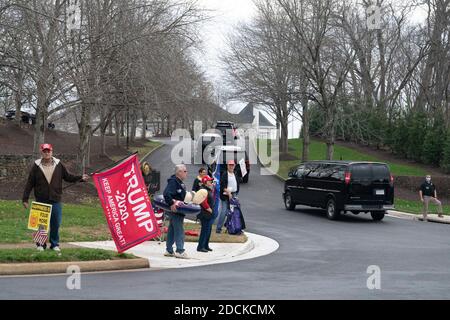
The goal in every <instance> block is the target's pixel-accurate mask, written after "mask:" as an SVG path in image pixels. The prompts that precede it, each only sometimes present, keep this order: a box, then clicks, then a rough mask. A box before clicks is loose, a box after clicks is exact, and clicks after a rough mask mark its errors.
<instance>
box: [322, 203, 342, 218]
mask: <svg viewBox="0 0 450 320" xmlns="http://www.w3.org/2000/svg"><path fill="white" fill-rule="evenodd" d="M325 210H326V211H327V218H328V219H330V220H337V219H339V216H340V213H339V211H338V209H337V208H336V201H334V199H332V198H331V199H328V202H327V206H326V208H325Z"/></svg>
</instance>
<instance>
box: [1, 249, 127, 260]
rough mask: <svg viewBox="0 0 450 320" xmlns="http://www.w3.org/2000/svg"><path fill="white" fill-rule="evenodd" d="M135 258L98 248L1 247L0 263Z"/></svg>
mask: <svg viewBox="0 0 450 320" xmlns="http://www.w3.org/2000/svg"><path fill="white" fill-rule="evenodd" d="M123 259H136V257H135V256H133V255H131V254H118V253H116V252H113V251H106V250H99V249H63V250H62V251H61V254H60V255H59V254H58V253H57V252H55V251H53V250H45V251H41V252H39V251H37V250H36V249H2V250H0V263H33V262H72V261H98V260H123Z"/></svg>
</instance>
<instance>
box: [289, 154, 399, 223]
mask: <svg viewBox="0 0 450 320" xmlns="http://www.w3.org/2000/svg"><path fill="white" fill-rule="evenodd" d="M283 199H284V204H285V206H286V208H287V209H288V210H294V209H295V206H296V205H297V204H302V205H307V206H311V207H319V208H324V209H326V212H327V217H328V218H329V219H331V220H335V219H338V218H339V215H340V214H341V211H343V212H346V211H350V212H352V213H354V214H359V213H361V212H370V214H371V216H372V218H373V220H375V221H379V220H382V219H383V218H384V215H385V213H386V210H390V209H394V178H393V177H392V175H391V173H390V171H389V167H388V166H387V164H385V163H377V162H350V161H311V162H305V163H301V164H300V165H299V166H297V167H294V168H292V169H291V170H290V172H289V178H288V180H287V181H286V182H285V185H284V193H283Z"/></svg>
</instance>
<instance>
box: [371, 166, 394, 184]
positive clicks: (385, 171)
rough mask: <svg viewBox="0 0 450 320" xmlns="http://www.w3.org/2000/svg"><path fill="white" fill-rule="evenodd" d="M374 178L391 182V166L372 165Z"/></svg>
mask: <svg viewBox="0 0 450 320" xmlns="http://www.w3.org/2000/svg"><path fill="white" fill-rule="evenodd" d="M372 174H373V180H375V181H379V182H389V181H390V180H391V174H390V173H389V168H388V167H387V166H386V165H381V164H374V165H373V166H372Z"/></svg>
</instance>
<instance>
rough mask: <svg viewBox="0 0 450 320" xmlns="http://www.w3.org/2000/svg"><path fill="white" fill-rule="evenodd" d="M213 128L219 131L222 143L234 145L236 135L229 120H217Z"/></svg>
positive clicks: (233, 125)
mask: <svg viewBox="0 0 450 320" xmlns="http://www.w3.org/2000/svg"><path fill="white" fill-rule="evenodd" d="M215 129H216V130H218V131H220V133H221V134H222V138H223V144H224V145H234V144H235V140H236V139H237V138H238V137H237V131H236V126H235V124H234V123H233V122H230V121H217V123H216V126H215Z"/></svg>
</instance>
